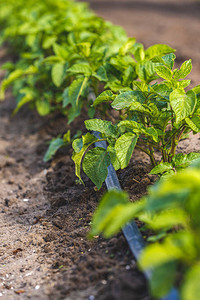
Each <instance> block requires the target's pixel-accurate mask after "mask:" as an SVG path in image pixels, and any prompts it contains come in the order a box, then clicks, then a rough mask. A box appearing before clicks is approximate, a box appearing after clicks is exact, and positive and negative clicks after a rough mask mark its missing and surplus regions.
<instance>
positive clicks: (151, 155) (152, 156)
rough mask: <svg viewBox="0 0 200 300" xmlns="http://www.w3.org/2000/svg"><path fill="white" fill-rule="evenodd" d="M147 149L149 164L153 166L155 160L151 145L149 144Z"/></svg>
mask: <svg viewBox="0 0 200 300" xmlns="http://www.w3.org/2000/svg"><path fill="white" fill-rule="evenodd" d="M149 151H150V160H151V164H152V166H153V167H155V166H156V160H155V157H154V150H153V147H152V146H151V145H149Z"/></svg>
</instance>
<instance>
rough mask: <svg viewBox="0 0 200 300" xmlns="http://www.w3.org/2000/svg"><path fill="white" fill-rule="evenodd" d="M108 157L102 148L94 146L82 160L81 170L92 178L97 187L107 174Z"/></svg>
mask: <svg viewBox="0 0 200 300" xmlns="http://www.w3.org/2000/svg"><path fill="white" fill-rule="evenodd" d="M110 163H111V161H110V157H109V154H108V153H107V151H106V150H105V149H104V148H100V147H96V148H94V149H91V150H89V151H88V152H87V153H86V155H85V157H84V160H83V171H84V172H85V174H86V175H87V176H88V177H89V178H90V179H91V180H92V182H93V183H94V184H95V185H96V187H97V188H98V189H100V188H101V186H102V184H103V182H104V181H105V179H106V177H107V175H108V170H107V168H108V166H109V165H110Z"/></svg>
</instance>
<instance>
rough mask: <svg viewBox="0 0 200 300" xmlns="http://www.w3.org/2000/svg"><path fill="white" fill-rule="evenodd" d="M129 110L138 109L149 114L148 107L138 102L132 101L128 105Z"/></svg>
mask: <svg viewBox="0 0 200 300" xmlns="http://www.w3.org/2000/svg"><path fill="white" fill-rule="evenodd" d="M129 110H131V111H138V112H141V113H144V114H150V110H149V108H148V107H147V105H146V107H145V106H144V105H142V104H141V103H140V102H136V101H135V102H132V103H131V105H130V106H129Z"/></svg>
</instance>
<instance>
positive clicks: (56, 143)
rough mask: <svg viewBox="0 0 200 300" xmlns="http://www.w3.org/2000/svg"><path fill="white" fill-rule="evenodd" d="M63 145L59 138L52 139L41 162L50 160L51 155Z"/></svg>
mask: <svg viewBox="0 0 200 300" xmlns="http://www.w3.org/2000/svg"><path fill="white" fill-rule="evenodd" d="M63 145H64V141H63V139H61V138H56V139H53V140H52V141H51V143H50V145H49V147H48V149H47V152H46V153H45V156H44V158H43V160H44V161H45V162H47V161H49V160H50V159H52V157H53V155H54V154H55V153H56V152H57V151H58V149H60V148H61V147H62V146H63Z"/></svg>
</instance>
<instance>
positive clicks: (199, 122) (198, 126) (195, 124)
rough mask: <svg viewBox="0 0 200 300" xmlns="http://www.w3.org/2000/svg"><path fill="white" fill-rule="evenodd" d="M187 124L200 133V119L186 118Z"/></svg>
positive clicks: (196, 117)
mask: <svg viewBox="0 0 200 300" xmlns="http://www.w3.org/2000/svg"><path fill="white" fill-rule="evenodd" d="M185 122H186V123H187V124H188V126H189V127H190V128H191V129H192V130H193V131H194V132H200V117H198V116H195V117H192V118H191V119H190V118H186V119H185Z"/></svg>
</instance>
